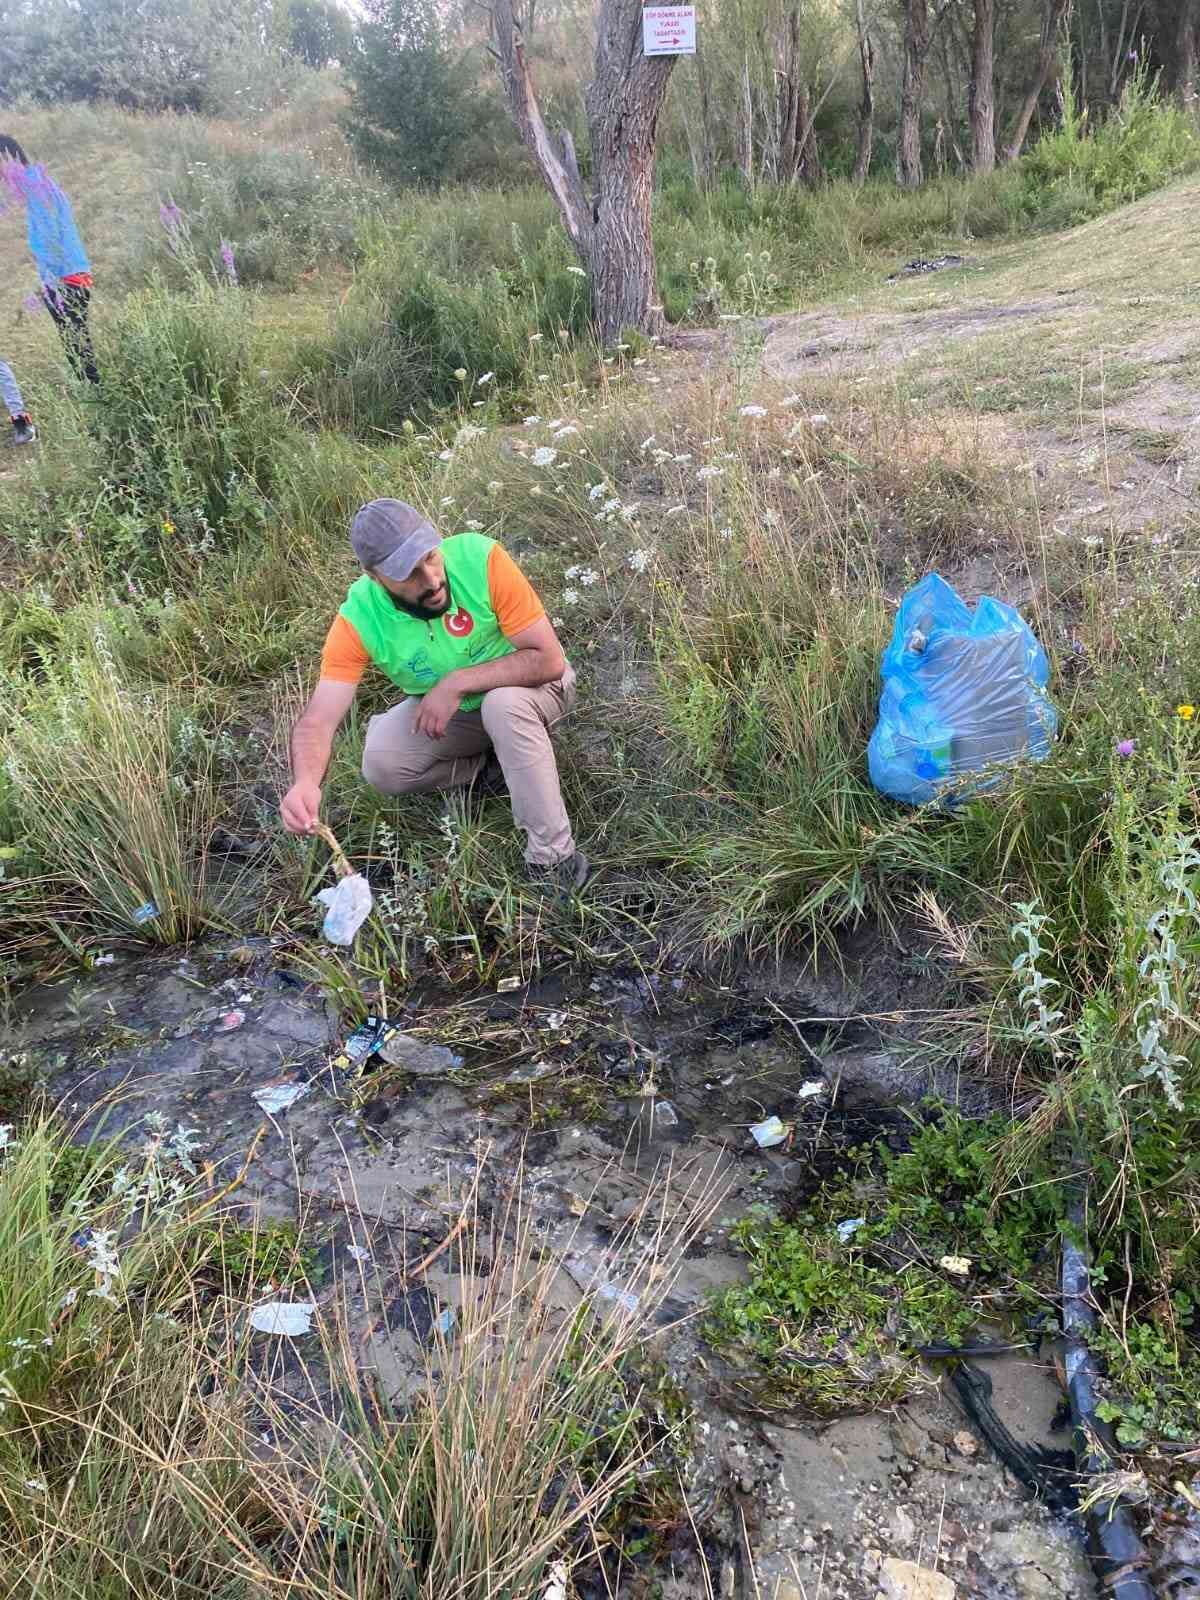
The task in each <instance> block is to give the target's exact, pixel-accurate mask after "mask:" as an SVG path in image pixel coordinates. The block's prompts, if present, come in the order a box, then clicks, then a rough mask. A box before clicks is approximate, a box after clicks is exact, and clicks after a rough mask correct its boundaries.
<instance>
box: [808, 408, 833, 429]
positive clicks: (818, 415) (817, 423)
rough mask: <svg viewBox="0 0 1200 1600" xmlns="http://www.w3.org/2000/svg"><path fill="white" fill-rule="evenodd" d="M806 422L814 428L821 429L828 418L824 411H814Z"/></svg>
mask: <svg viewBox="0 0 1200 1600" xmlns="http://www.w3.org/2000/svg"><path fill="white" fill-rule="evenodd" d="M808 420H809V422H810V424H811V425H812V426H813V427H814V428H823V427H824V426H825V424H826V423H827V422H828V421H829V418H828V416H827V415H826V414H825V412H824V411H814V412H813V414H812V416H811V417H809V419H808Z"/></svg>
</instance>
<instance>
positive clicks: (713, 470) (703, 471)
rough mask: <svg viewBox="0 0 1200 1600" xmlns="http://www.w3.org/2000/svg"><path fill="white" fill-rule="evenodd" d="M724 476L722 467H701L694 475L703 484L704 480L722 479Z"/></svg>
mask: <svg viewBox="0 0 1200 1600" xmlns="http://www.w3.org/2000/svg"><path fill="white" fill-rule="evenodd" d="M724 475H725V468H724V467H701V468H700V470H699V472H697V474H696V476H697V477H698V478H699V479H700V482H701V483H703V482H705V480H706V479H708V478H722V477H724Z"/></svg>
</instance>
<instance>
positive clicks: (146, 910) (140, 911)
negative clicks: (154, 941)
mask: <svg viewBox="0 0 1200 1600" xmlns="http://www.w3.org/2000/svg"><path fill="white" fill-rule="evenodd" d="M157 916H158V906H157V905H156V904H155V902H154V901H153V900H146V901H144V902H143V903H142V904H141V905H140V906H138V907H137V909H136V910H135V911H134V912H133V917H132V920H133V922H134V923H135V924H136V925H137V927H139V928H140V927H141V926H142V924H143V923H146V922H153V921H154V919H155V917H157Z"/></svg>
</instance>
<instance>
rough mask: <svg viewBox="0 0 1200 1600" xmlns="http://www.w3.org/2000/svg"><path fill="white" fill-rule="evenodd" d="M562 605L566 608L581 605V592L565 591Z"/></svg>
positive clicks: (575, 590)
mask: <svg viewBox="0 0 1200 1600" xmlns="http://www.w3.org/2000/svg"><path fill="white" fill-rule="evenodd" d="M562 603H563V605H565V606H577V605H578V604H579V590H578V589H564V590H563V597H562Z"/></svg>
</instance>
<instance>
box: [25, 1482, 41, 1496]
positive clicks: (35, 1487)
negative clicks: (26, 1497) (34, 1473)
mask: <svg viewBox="0 0 1200 1600" xmlns="http://www.w3.org/2000/svg"><path fill="white" fill-rule="evenodd" d="M25 1487H26V1489H28V1490H29V1493H30V1494H45V1493H46V1480H45V1478H26V1479H25Z"/></svg>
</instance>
